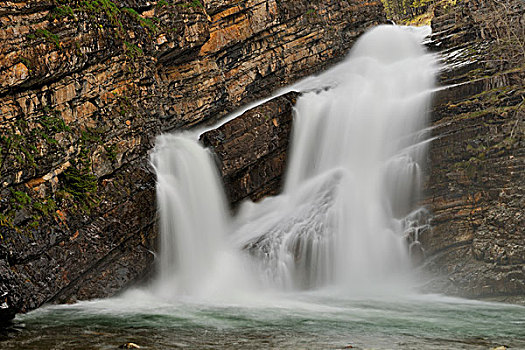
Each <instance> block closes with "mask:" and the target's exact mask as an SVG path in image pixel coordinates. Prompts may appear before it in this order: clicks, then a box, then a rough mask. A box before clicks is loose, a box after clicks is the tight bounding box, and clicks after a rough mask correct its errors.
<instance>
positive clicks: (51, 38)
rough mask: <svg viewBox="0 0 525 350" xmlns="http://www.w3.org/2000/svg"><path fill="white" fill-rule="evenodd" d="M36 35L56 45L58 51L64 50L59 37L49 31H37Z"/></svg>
mask: <svg viewBox="0 0 525 350" xmlns="http://www.w3.org/2000/svg"><path fill="white" fill-rule="evenodd" d="M35 34H36V36H38V37H41V38H45V39H46V40H47V41H49V42H50V43H53V44H55V46H56V48H57V49H61V48H62V46H61V44H60V40H59V38H58V35H56V34H53V33H51V32H50V31H49V30H47V29H37V31H36V32H35Z"/></svg>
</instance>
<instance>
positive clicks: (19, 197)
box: [11, 190, 32, 207]
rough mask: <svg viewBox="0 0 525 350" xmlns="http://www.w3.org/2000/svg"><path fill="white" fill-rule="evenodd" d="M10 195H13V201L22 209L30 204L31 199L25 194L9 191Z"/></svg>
mask: <svg viewBox="0 0 525 350" xmlns="http://www.w3.org/2000/svg"><path fill="white" fill-rule="evenodd" d="M11 194H12V195H13V201H14V202H16V203H17V204H19V205H21V206H22V207H24V206H26V205H29V204H31V202H32V201H31V197H29V195H28V194H27V193H25V192H22V191H15V190H11Z"/></svg>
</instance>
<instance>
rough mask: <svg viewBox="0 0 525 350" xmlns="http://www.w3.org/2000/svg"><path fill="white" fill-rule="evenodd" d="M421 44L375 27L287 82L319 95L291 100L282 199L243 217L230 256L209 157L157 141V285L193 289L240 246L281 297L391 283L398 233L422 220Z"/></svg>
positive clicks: (425, 61)
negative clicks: (332, 58)
mask: <svg viewBox="0 0 525 350" xmlns="http://www.w3.org/2000/svg"><path fill="white" fill-rule="evenodd" d="M419 39H420V38H417V36H416V35H415V34H414V33H412V32H410V31H409V30H406V29H402V28H399V27H396V26H380V27H376V28H375V29H373V30H371V31H370V32H368V33H366V34H365V35H363V36H362V38H360V39H359V41H358V42H357V43H356V44H355V46H354V48H353V50H352V52H351V54H350V56H349V57H348V58H347V59H346V60H345V62H343V63H342V64H340V65H338V66H337V67H335V68H334V69H332V70H331V71H329V72H327V73H325V74H323V75H321V76H319V77H315V78H312V79H307V80H305V81H303V82H302V83H299V84H298V85H296V87H295V88H300V89H302V91H312V90H315V89H322V90H320V91H316V92H307V93H304V94H303V95H302V96H301V97H300V98H299V99H298V101H297V105H296V109H295V119H294V130H293V138H292V146H291V149H290V159H289V166H288V173H287V177H286V183H285V189H284V193H283V194H282V195H280V196H277V197H275V198H270V199H268V200H265V201H263V202H262V203H260V204H256V205H248V204H247V207H246V208H243V210H241V213H240V214H239V216H238V218H236V219H237V222H236V224H235V227H236V229H235V233H234V234H231V235H229V236H228V237H229V238H232V239H234V240H235V242H236V244H235V245H236V246H235V247H232V244H230V243H227V242H231V240H230V239H227V238H226V236H227V234H226V230H228V225H227V224H226V222H227V215H226V213H225V203H224V200H223V198H222V194H221V191H222V190H221V189H220V186H219V180H217V175H216V171H215V170H214V165H213V164H212V161H211V158H210V157H209V155H207V153H206V152H205V151H204V150H203V149H202V148H201V146H199V145H198V144H197V142H196V141H193V140H191V139H190V138H188V137H184V136H161V137H160V138H159V140H158V144H157V147H156V152H155V153H154V155H153V157H152V158H153V164H154V165H155V168H156V170H157V176H158V191H157V192H158V201H159V210H160V216H161V237H162V244H161V267H160V269H161V277H160V280H161V281H162V280H176V284H177V286H178V288H182V289H184V290H186V291H189V292H192V291H194V288H197V289H198V288H199V286H202V284H203V281H205V280H206V278H207V277H206V276H210V271H211V270H212V267H217V266H218V264H219V262H218V261H217V260H216V259H217V256H218V254H220V252H222V251H228V252H229V254H233V253H232V252H233V251H234V249H233V248H237V251H241V250H242V251H248V252H250V253H251V255H252V256H253V258H254V260H255V262H256V264H255V265H258V268H257V274H258V275H260V276H261V279H262V280H263V281H264V282H265V283H266V284H267V285H271V286H277V287H278V288H288V289H290V288H291V289H295V288H301V289H303V288H316V287H322V286H326V285H337V286H343V287H345V288H346V289H349V290H356V289H360V290H363V289H364V290H366V291H367V292H368V291H369V290H370V289H372V290H373V289H377V288H378V286H379V284H383V283H384V282H388V281H393V280H394V281H396V282H397V283H398V284H399V279H400V276H401V275H402V274H403V273H404V272H406V270H407V269H408V266H409V256H408V251H409V250H408V247H407V241H406V238H405V234H406V233H407V231H408V230H417V222H416V221H417V220H415V218H417V217H418V215H416V214H414V213H413V210H414V209H416V211H415V212H416V213H421V210H418V209H417V208H414V205H415V203H416V201H417V194H418V191H419V186H420V184H421V170H420V168H421V165H420V164H421V161H422V158H423V156H424V149H425V142H424V140H425V136H426V133H425V132H424V127H425V123H426V113H427V109H428V107H429V99H430V95H431V90H432V87H433V83H434V73H435V71H436V69H435V66H434V59H433V57H432V56H430V55H428V54H426V53H425V52H424V50H423V48H422V47H421V46H420V44H419ZM327 86H328V87H330V88H329V89H324V88H326V87H327ZM292 88H293V87H292ZM412 237H414V235H412ZM416 239H417V237H416ZM233 260H235V259H233ZM232 269H235V268H234V267H232V265H231V264H230V266H229V267H225V266H221V267H220V268H219V269H218V270H215V271H223V272H224V271H225V270H228V271H230V270H232ZM230 272H231V271H230ZM229 275H236V276H239V274H238V273H236V272H231V273H230V274H229ZM215 281H216V279H215ZM401 283H404V282H401ZM389 286H390V285H389ZM201 288H202V287H201ZM235 288H237V286H235Z"/></svg>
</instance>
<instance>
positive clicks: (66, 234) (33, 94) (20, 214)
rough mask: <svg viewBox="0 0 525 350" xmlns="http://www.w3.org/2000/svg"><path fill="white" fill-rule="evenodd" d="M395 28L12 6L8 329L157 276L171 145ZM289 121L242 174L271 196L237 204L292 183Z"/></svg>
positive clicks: (333, 10)
mask: <svg viewBox="0 0 525 350" xmlns="http://www.w3.org/2000/svg"><path fill="white" fill-rule="evenodd" d="M384 22H385V17H384V14H383V11H382V5H381V2H380V1H379V0H377V1H362V0H349V1H341V0H309V1H306V0H293V1H292V0H253V1H252V0H248V1H242V2H239V1H233V0H168V1H145V0H104V1H102V0H88V1H62V0H10V1H2V2H1V3H0V134H1V138H0V171H1V174H0V243H1V245H0V320H5V319H9V318H11V317H13V315H14V314H15V313H17V312H25V311H28V310H31V309H34V308H37V307H39V306H41V305H42V304H44V303H55V302H71V301H75V300H79V299H89V298H95V297H105V296H110V295H113V294H115V293H117V292H119V291H121V290H122V289H123V288H125V287H126V286H128V285H130V284H132V283H136V282H137V281H140V280H141V279H143V278H145V277H146V276H148V275H149V272H150V271H151V269H152V267H153V266H154V263H153V262H154V254H153V253H152V252H153V251H155V248H156V247H155V242H156V226H155V222H156V221H155V220H156V204H155V179H154V175H153V173H152V171H151V168H150V165H149V160H148V157H149V152H150V151H151V149H152V148H153V146H154V140H155V137H156V135H158V134H159V133H161V132H166V131H173V130H180V129H185V128H190V127H192V126H194V125H197V124H202V123H209V122H212V121H216V120H218V119H219V118H220V117H222V116H224V115H226V114H227V113H229V112H231V111H233V110H234V109H236V108H238V107H240V106H241V105H244V104H246V103H248V102H251V101H254V100H255V99H257V98H260V97H267V96H269V95H270V94H271V92H272V91H273V90H275V89H277V88H279V87H282V86H283V85H285V84H288V83H290V82H293V81H295V80H296V79H298V78H300V77H304V76H306V75H309V74H312V73H316V72H318V71H320V70H322V69H323V68H325V67H327V66H328V65H331V64H333V63H335V62H336V61H338V60H340V59H341V58H342V57H343V56H344V55H345V54H346V52H347V51H348V49H349V48H350V47H351V45H352V44H353V42H354V41H355V40H356V38H357V37H358V36H359V35H360V34H362V33H363V32H364V31H365V30H366V29H368V28H370V27H372V26H374V25H377V24H379V23H384ZM286 108H288V107H286ZM279 113H280V112H279V109H277V110H273V109H272V108H270V109H269V110H268V115H265V116H264V117H263V119H264V120H263V121H264V122H266V117H268V123H271V124H268V125H266V124H265V126H262V125H261V127H262V128H264V130H265V132H266V131H268V132H272V133H273V132H276V133H277V134H276V135H274V136H272V138H271V141H270V142H274V141H275V144H272V147H273V148H269V149H265V150H263V149H259V150H257V151H256V152H254V153H253V155H254V157H256V158H257V160H258V161H259V160H260V161H261V162H262V163H261V167H260V168H257V167H258V165H256V164H255V163H253V164H252V163H251V165H250V168H249V169H247V170H246V173H245V174H244V175H241V173H236V175H235V176H233V175H232V174H233V173H231V172H229V173H228V175H227V178H228V180H227V181H231V182H232V183H234V182H235V183H240V182H242V181H243V179H247V178H249V179H250V181H252V180H253V181H259V182H258V183H257V184H256V186H255V187H257V186H264V190H261V189H258V188H255V187H254V186H251V185H250V186H251V187H250V186H245V187H243V189H242V191H244V192H242V193H241V192H235V191H234V190H232V189H230V190H229V193H230V194H231V195H232V196H233V197H232V198H233V199H232V201H233V202H235V201H238V200H240V199H241V198H245V197H250V198H259V197H260V196H262V195H264V194H266V193H276V191H277V188H278V187H279V186H280V183H279V178H280V176H281V173H282V170H283V168H284V163H283V162H284V159H285V156H284V153H283V150H284V149H285V141H284V138H283V139H281V137H284V135H287V133H288V132H289V125H290V124H289V115H290V114H288V115H285V114H279ZM274 120H275V121H276V122H274ZM276 123H277V124H278V125H275V124H276ZM254 125H255V124H254ZM268 126H270V127H268ZM246 140H247V142H249V139H246ZM208 141H209V142H213V141H212V139H211V138H209V139H208ZM208 141H205V142H208ZM286 142H287V140H286ZM210 145H211V143H210ZM270 154H271V155H270ZM274 156H276V158H275V157H274ZM224 159H226V158H224ZM265 161H267V162H268V163H264V162H265ZM246 164H247V163H246ZM225 169H226V168H225ZM225 174H226V173H225ZM228 176H229V177H228ZM236 176H237V177H236ZM243 176H244V177H243ZM260 176H264V177H265V179H261V178H260Z"/></svg>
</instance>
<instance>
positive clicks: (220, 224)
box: [151, 135, 247, 299]
mask: <svg viewBox="0 0 525 350" xmlns="http://www.w3.org/2000/svg"><path fill="white" fill-rule="evenodd" d="M151 160H152V164H153V166H154V168H155V171H156V173H157V201H158V208H159V214H160V232H161V235H160V238H161V241H160V266H159V270H160V273H159V276H158V279H157V282H156V283H155V288H156V291H157V292H158V293H160V294H161V295H162V296H163V297H165V298H166V299H169V298H172V297H174V296H176V295H181V294H182V295H198V296H210V295H216V294H218V293H221V292H223V291H224V290H226V289H227V290H229V288H231V287H233V286H235V285H236V284H237V283H238V282H239V281H246V280H247V277H244V278H243V277H242V274H243V270H242V266H243V265H242V262H241V261H240V260H239V257H238V256H237V255H236V254H235V253H234V252H233V251H232V249H231V247H230V246H229V245H228V238H227V233H228V231H229V228H230V217H229V214H228V213H227V210H228V209H227V208H228V206H227V204H226V200H225V197H224V193H223V191H222V185H221V183H220V179H219V176H218V173H217V169H216V166H215V163H214V162H213V159H212V157H211V154H210V153H209V152H208V151H207V150H205V149H204V148H203V147H202V146H200V145H199V144H198V143H197V142H195V141H194V140H192V139H191V138H190V137H188V136H187V135H162V136H160V137H159V138H158V139H157V145H156V150H155V153H153V154H152V159H151Z"/></svg>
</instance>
